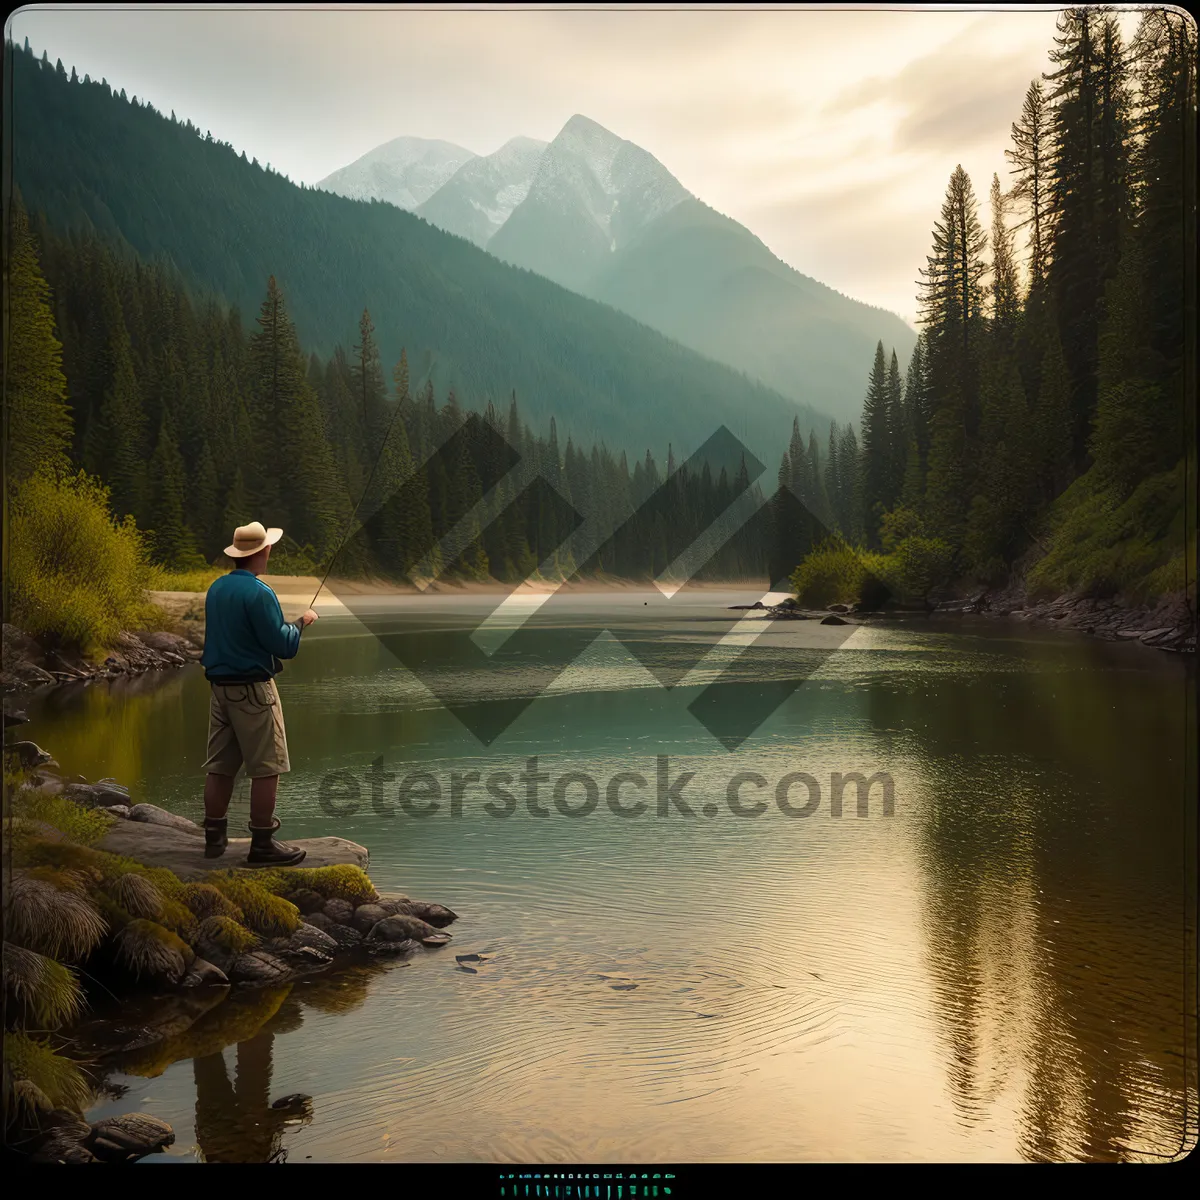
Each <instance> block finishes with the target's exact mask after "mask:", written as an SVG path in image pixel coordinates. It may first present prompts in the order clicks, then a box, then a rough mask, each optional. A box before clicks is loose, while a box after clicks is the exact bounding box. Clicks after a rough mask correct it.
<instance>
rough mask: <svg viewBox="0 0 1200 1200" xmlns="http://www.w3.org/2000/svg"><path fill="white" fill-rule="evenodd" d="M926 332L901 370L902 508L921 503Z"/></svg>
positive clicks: (925, 455)
mask: <svg viewBox="0 0 1200 1200" xmlns="http://www.w3.org/2000/svg"><path fill="white" fill-rule="evenodd" d="M924 347H925V335H924V334H921V335H920V336H918V338H917V341H916V345H914V346H913V352H912V356H911V358H909V360H908V370H907V371H906V372H905V373H904V417H905V430H904V438H905V447H906V449H905V456H904V479H903V482H902V484H901V500H902V503H903V504H904V506H905V508H909V509H911V510H912V511H913V512H917V513H919V512H920V511H921V510H922V508H923V507H924V499H925V472H926V467H927V464H928V459H929V422H930V419H931V417H932V397H931V395H930V389H929V379H928V373H927V371H926V366H925V350H924Z"/></svg>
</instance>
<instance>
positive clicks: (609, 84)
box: [8, 5, 1057, 321]
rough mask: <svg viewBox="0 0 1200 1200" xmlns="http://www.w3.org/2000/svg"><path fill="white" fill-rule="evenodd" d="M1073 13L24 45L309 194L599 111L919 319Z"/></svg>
mask: <svg viewBox="0 0 1200 1200" xmlns="http://www.w3.org/2000/svg"><path fill="white" fill-rule="evenodd" d="M1056 12H1057V10H1056V9H1055V8H1053V7H1050V6H1041V5H1039V6H1036V7H1033V6H1031V7H1028V8H1015V7H1007V8H1000V9H993V10H992V11H986V10H982V9H978V8H976V9H966V10H965V11H964V10H949V9H942V10H926V11H913V10H909V11H897V10H891V11H888V10H883V11H880V10H865V9H853V8H842V9H840V10H832V9H829V10H816V9H813V8H810V7H804V8H789V7H787V6H777V7H766V6H764V7H762V8H758V9H753V10H752V9H749V8H739V9H733V8H719V7H705V8H702V9H699V10H697V9H694V8H693V9H688V10H684V9H676V8H673V7H671V6H657V7H656V8H653V9H651V8H646V9H641V10H638V9H633V8H620V9H614V8H609V9H594V8H593V9H590V10H589V9H586V8H579V9H574V10H567V11H564V10H562V9H558V10H549V9H519V8H511V9H501V8H498V7H495V6H491V7H489V8H486V9H484V8H474V9H472V8H470V7H468V6H461V7H457V8H449V7H445V6H443V7H440V8H437V9H424V10H422V9H419V8H416V7H413V6H405V7H403V8H399V7H398V8H387V7H373V8H369V9H359V10H355V9H352V8H339V7H336V6H325V7H322V8H305V7H296V8H289V9H282V8H280V9H261V10H251V9H247V8H239V9H234V10H230V9H222V8H219V7H215V6H212V7H201V6H197V7H194V8H178V7H173V8H167V9H160V10H154V9H150V8H136V9H135V8H132V7H130V8H121V7H119V6H112V7H109V6H98V5H97V6H91V5H89V6H78V7H72V6H69V5H63V6H53V7H51V6H48V5H47V6H41V5H33V6H30V7H27V8H24V9H21V10H19V11H18V12H16V13H14V14H13V16H12V17H11V18H10V19H9V24H8V29H9V34H10V36H11V37H13V38H14V39H15V40H16V41H18V42H21V41H23V40H24V39H25V38H26V37H27V38H28V39H29V42H30V44H31V46H32V47H33V48H34V50H35V51H36V52H37V53H38V54H39V55H40V54H41V52H42V50H43V49H45V50H46V51H47V52H48V53H49V56H50V61H51V62H53V61H54V60H55V59H57V58H61V59H62V61H63V64H64V66H65V67H66V68H67V70H68V71H69V70H70V68H71V67H72V66H74V67H75V68H76V69H77V70H78V71H79V73H80V75H83V74H84V73H85V72H86V73H88V74H90V75H92V76H93V77H105V78H107V79H108V81H109V83H110V84H111V85H112V86H113V87H114V88H116V89H117V90H120V89H121V88H124V89H125V90H126V92H127V94H128V95H130V96H134V95H136V96H137V97H138V98H139V99H145V100H149V101H150V102H151V103H152V104H153V105H154V106H155V107H156V108H158V109H159V110H161V111H163V112H166V113H169V112H170V111H171V110H172V109H174V110H175V112H176V113H177V114H178V115H179V116H180V117H181V118H183V117H190V118H191V119H192V121H193V122H194V123H196V124H197V125H199V126H200V128H201V129H205V130H207V129H211V130H212V133H213V136H214V137H216V138H218V139H219V140H221V141H228V142H231V143H232V144H233V145H234V146H235V147H236V148H237V149H239V150H245V151H246V154H247V156H248V157H257V158H258V159H259V161H260V162H263V163H267V162H269V163H270V164H271V165H272V166H273V167H274V168H275V169H276V170H278V171H281V172H282V173H284V174H286V175H288V176H290V178H291V179H293V180H295V181H297V182H300V181H303V182H305V183H315V182H316V181H317V180H319V179H321V178H323V177H324V176H325V175H328V174H329V173H330V172H331V171H333V170H335V169H336V168H338V167H341V166H344V165H345V164H347V163H349V162H351V161H353V160H354V159H355V158H357V157H359V156H360V155H361V154H364V153H365V152H366V151H368V150H370V149H371V148H372V147H374V146H377V145H378V144H379V143H381V142H384V141H387V140H389V139H390V138H393V137H397V136H399V135H401V134H414V135H417V136H419V137H429V138H443V139H445V140H447V141H451V142H456V143H458V144H459V145H462V146H465V147H467V148H468V149H470V150H472V151H475V152H476V153H479V154H487V153H490V152H491V151H493V150H495V149H497V148H498V147H499V146H500V145H501V144H503V143H504V142H505V141H507V140H508V139H509V138H510V137H512V136H514V135H515V134H525V135H527V136H529V137H536V138H542V139H545V140H549V139H551V138H552V137H554V135H555V134H556V133H557V132H558V130H559V129H560V128H561V127H562V125H563V124H564V123H565V122H566V121H567V119H568V118H569V117H570V116H571V115H572V114H574V113H577V112H578V113H583V114H585V115H586V116H589V117H591V118H592V119H593V120H595V121H598V122H599V123H600V124H602V125H604V126H606V127H607V128H609V129H611V130H612V131H613V132H614V133H617V134H619V135H620V136H621V137H625V138H628V139H630V140H631V141H633V142H636V143H637V144H638V145H640V146H642V147H644V148H645V149H646V150H649V151H650V152H651V153H652V154H653V155H655V157H657V158H658V159H659V160H660V161H661V162H662V163H663V164H664V165H665V166H666V167H667V168H668V169H669V170H670V171H671V172H672V173H673V174H675V175H676V177H677V178H678V179H679V180H680V181H681V182H682V183H683V185H684V186H685V187H687V188H688V189H689V190H690V191H692V192H694V193H695V194H696V195H697V196H699V197H700V198H701V199H702V200H704V201H706V202H707V203H709V204H711V205H712V206H713V207H714V208H716V209H718V210H720V211H721V212H724V213H726V214H727V215H729V216H731V217H733V218H734V219H735V220H738V221H741V222H742V223H743V224H745V225H746V226H748V227H749V228H750V229H751V230H753V231H754V233H756V234H757V235H758V236H759V237H760V238H761V239H762V240H763V241H764V242H765V243H766V244H767V245H768V246H769V247H770V248H771V249H772V250H773V251H774V252H775V253H776V254H777V255H779V257H780V258H782V259H784V261H786V262H788V263H790V264H791V265H792V266H794V267H796V268H797V269H798V270H800V271H803V272H804V273H805V274H808V275H812V276H814V277H816V278H817V279H820V280H821V281H822V282H824V283H827V284H829V285H831V286H832V287H835V288H837V289H838V290H839V291H842V292H845V293H847V294H848V295H851V296H854V297H856V298H858V299H861V300H865V301H867V302H868V303H871V304H878V305H881V306H882V307H885V308H889V309H891V310H893V311H894V312H898V313H899V314H900V315H901V316H903V317H905V318H906V319H908V320H910V321H911V320H913V319H914V316H915V309H916V305H915V300H914V291H915V288H914V285H913V280H915V279H916V278H917V269H918V267H920V266H923V265H924V262H925V254H926V252H927V250H928V242H929V232H930V228H931V226H932V223H933V221H934V219H935V218H936V216H937V211H938V207H939V205H940V203H941V200H942V196H943V193H944V191H945V186H946V181H947V179H948V177H949V175H950V172H951V171H952V170H953V168H954V166H955V164H956V163H959V162H961V163H962V164H963V166H964V167H965V168H966V170H967V171H968V173H969V174H970V175H971V178H972V180H973V182H974V184H975V191H976V194H977V195H978V196H979V198H980V200H981V202H983V203H986V199H987V194H988V188H989V185H990V182H991V177H992V172H993V171H999V172H1000V173H1001V179H1002V181H1004V183H1005V184H1006V185H1007V183H1008V175H1007V164H1006V163H1005V160H1004V155H1003V152H1004V148H1005V146H1006V145H1007V144H1008V137H1009V128H1010V126H1011V124H1012V122H1013V120H1014V119H1015V118H1016V117H1017V115H1018V112H1019V109H1020V104H1021V99H1022V96H1023V95H1024V92H1025V89H1026V88H1027V87H1028V86H1029V82H1030V80H1031V79H1033V78H1035V77H1037V76H1038V75H1039V73H1040V72H1042V71H1043V70H1046V69H1048V61H1047V52H1048V50H1049V49H1050V46H1051V43H1052V38H1053V35H1054V23H1055V15H1056ZM16 117H17V119H18V120H19V114H16Z"/></svg>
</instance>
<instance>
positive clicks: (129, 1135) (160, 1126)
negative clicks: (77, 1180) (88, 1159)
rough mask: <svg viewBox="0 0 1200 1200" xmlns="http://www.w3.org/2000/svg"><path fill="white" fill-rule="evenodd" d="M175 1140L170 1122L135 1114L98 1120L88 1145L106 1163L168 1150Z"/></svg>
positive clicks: (146, 1114) (131, 1159) (131, 1160)
mask: <svg viewBox="0 0 1200 1200" xmlns="http://www.w3.org/2000/svg"><path fill="white" fill-rule="evenodd" d="M174 1141H175V1131H174V1130H173V1129H172V1128H171V1126H170V1125H168V1124H167V1123H166V1121H160V1120H159V1119H158V1118H157V1117H152V1116H150V1114H149V1113H137V1112H135V1113H124V1114H123V1115H122V1116H119V1117H106V1118H105V1119H104V1120H103V1121H97V1122H96V1123H95V1124H94V1125H93V1126H92V1129H91V1134H90V1136H89V1138H88V1140H87V1143H86V1145H87V1148H88V1149H89V1150H90V1151H91V1152H92V1153H93V1154H94V1155H95V1156H96V1157H97V1158H98V1159H101V1160H102V1161H103V1162H133V1161H134V1160H135V1159H139V1158H144V1157H145V1156H146V1155H147V1154H156V1153H158V1151H160V1150H164V1149H165V1148H166V1147H167V1146H169V1145H171V1144H172V1143H173V1142H174Z"/></svg>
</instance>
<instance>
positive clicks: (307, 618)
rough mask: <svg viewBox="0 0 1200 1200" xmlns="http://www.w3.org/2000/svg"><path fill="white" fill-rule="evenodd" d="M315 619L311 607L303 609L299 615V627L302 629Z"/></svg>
mask: <svg viewBox="0 0 1200 1200" xmlns="http://www.w3.org/2000/svg"><path fill="white" fill-rule="evenodd" d="M316 619H317V614H316V613H315V612H313V610H312V609H311V608H309V609H305V611H304V612H302V613H301V614H300V617H299V621H300V628H301V629H304V628H305V627H306V626H309V625H311V624H312V623H313V622H314V621H315V620H316Z"/></svg>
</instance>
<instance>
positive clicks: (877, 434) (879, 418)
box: [861, 342, 892, 548]
mask: <svg viewBox="0 0 1200 1200" xmlns="http://www.w3.org/2000/svg"><path fill="white" fill-rule="evenodd" d="M891 448H892V430H891V411H890V408H889V403H888V386H887V363H886V360H885V358H884V356H883V343H882V342H880V343H878V345H876V347H875V363H874V365H873V366H872V368H871V375H870V379H869V380H868V382H867V396H866V399H865V400H864V402H863V415H862V462H861V472H862V503H863V517H864V521H865V532H866V538H867V545H868V546H869V547H871V548H877V547H878V545H879V519H880V517H881V516H882V515H883V513H884V512H885V511H886V510H887V508H888V497H889V495H890V493H891V486H892V479H891V469H890V468H891V463H890V461H889V458H890V454H891Z"/></svg>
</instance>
